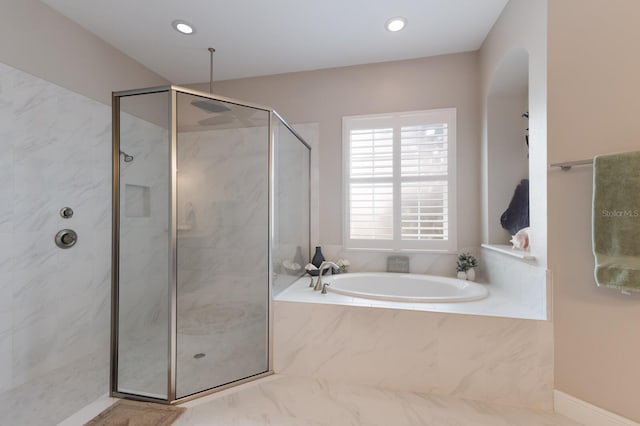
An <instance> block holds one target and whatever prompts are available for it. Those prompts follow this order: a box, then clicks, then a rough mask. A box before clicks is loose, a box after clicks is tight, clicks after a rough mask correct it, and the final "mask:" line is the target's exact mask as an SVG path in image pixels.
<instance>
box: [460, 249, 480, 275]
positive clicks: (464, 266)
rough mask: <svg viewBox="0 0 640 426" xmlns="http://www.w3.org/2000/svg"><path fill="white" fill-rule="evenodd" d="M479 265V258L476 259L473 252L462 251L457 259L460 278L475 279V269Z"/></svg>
mask: <svg viewBox="0 0 640 426" xmlns="http://www.w3.org/2000/svg"><path fill="white" fill-rule="evenodd" d="M477 266H478V259H476V258H475V257H474V256H473V255H471V253H462V254H460V255H458V260H457V261H456V271H458V278H460V279H462V280H469V281H473V280H475V278H476V272H475V269H474V268H476V267H477Z"/></svg>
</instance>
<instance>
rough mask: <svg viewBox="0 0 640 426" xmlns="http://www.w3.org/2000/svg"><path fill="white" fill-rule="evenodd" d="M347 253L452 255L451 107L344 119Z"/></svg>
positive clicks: (453, 131) (453, 132) (453, 151)
mask: <svg viewBox="0 0 640 426" xmlns="http://www.w3.org/2000/svg"><path fill="white" fill-rule="evenodd" d="M342 128H343V136H342V138H343V139H342V140H343V167H344V194H345V200H344V208H345V217H344V218H345V220H344V224H345V226H344V243H345V247H347V248H373V249H388V250H431V251H455V250H456V228H455V225H456V216H455V200H456V197H455V194H456V191H455V189H456V188H455V177H456V171H455V158H456V110H455V108H448V109H438V110H428V111H415V112H403V113H390V114H378V115H366V116H351V117H344V118H343V120H342Z"/></svg>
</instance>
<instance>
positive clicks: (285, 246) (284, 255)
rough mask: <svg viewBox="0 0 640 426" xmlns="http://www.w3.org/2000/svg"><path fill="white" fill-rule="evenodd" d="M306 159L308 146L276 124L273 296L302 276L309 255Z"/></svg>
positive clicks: (307, 163) (307, 167)
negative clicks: (296, 265)
mask: <svg viewBox="0 0 640 426" xmlns="http://www.w3.org/2000/svg"><path fill="white" fill-rule="evenodd" d="M309 160H310V151H309V149H308V148H307V147H306V146H304V145H303V144H302V143H301V142H300V141H299V140H298V139H297V138H296V137H295V136H294V135H293V134H292V133H291V132H289V130H288V129H286V128H285V127H284V126H282V125H281V126H278V127H277V133H276V153H275V164H274V167H275V173H274V179H275V203H274V204H275V205H274V238H273V253H272V256H273V271H274V274H275V275H274V280H273V295H274V296H275V295H277V294H279V293H280V292H282V290H284V289H285V288H287V287H288V286H290V285H291V284H292V283H293V282H294V281H296V280H297V279H298V278H299V277H300V275H302V273H303V271H304V270H303V269H302V268H303V267H304V266H305V264H306V263H307V262H308V261H309V258H310V253H309V244H310V243H309V239H310V232H309V231H310V229H309V227H310V214H309V198H310V191H309V167H310V166H309ZM296 257H298V259H296ZM286 262H296V263H298V264H299V266H300V268H299V269H298V270H295V269H293V268H291V265H290V264H288V263H286Z"/></svg>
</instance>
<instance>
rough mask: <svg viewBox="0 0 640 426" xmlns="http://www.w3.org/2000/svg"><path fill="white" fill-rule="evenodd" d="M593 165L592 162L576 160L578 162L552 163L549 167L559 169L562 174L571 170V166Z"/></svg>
mask: <svg viewBox="0 0 640 426" xmlns="http://www.w3.org/2000/svg"><path fill="white" fill-rule="evenodd" d="M589 164H593V160H578V161H565V162H562V163H553V164H550V165H549V167H560V169H561V170H562V171H563V172H567V171H569V170H571V168H572V167H573V166H586V165H589Z"/></svg>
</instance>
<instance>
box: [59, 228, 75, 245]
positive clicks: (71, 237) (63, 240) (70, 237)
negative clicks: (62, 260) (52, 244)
mask: <svg viewBox="0 0 640 426" xmlns="http://www.w3.org/2000/svg"><path fill="white" fill-rule="evenodd" d="M55 241H56V245H57V246H58V247H60V248H61V249H68V248H71V247H73V246H74V245H75V243H76V242H77V241H78V234H76V233H75V231H73V230H71V229H63V230H61V231H59V232H58V233H57V234H56V238H55Z"/></svg>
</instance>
